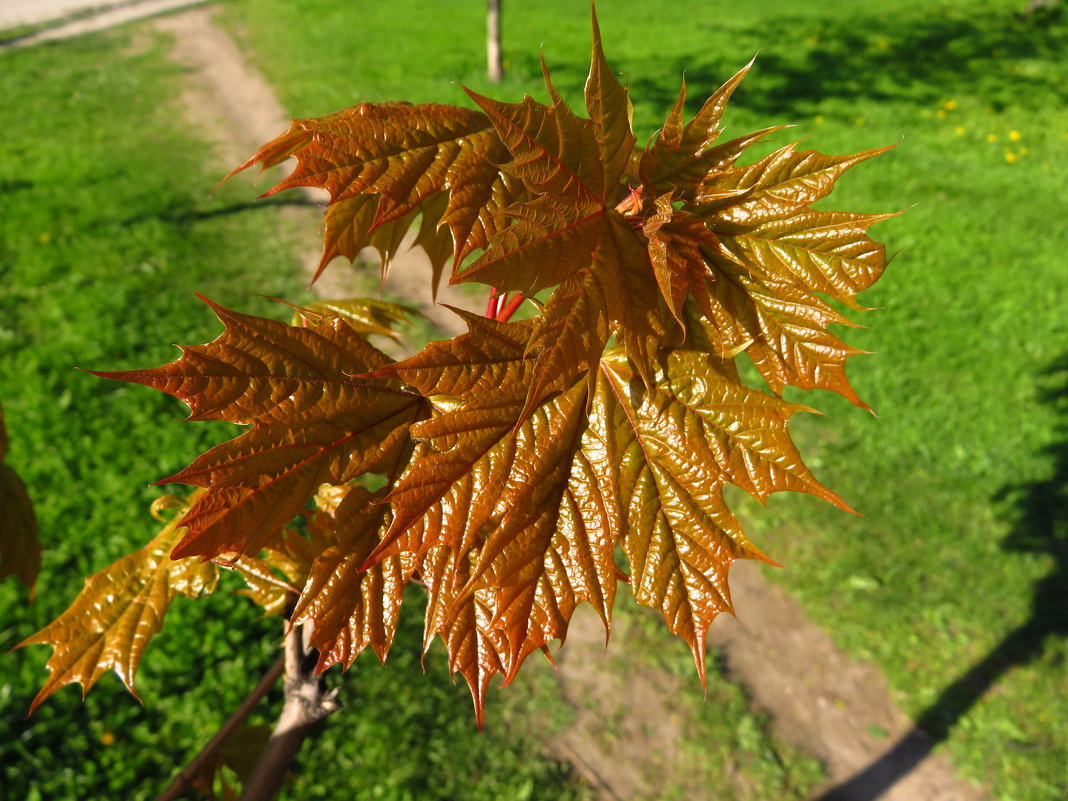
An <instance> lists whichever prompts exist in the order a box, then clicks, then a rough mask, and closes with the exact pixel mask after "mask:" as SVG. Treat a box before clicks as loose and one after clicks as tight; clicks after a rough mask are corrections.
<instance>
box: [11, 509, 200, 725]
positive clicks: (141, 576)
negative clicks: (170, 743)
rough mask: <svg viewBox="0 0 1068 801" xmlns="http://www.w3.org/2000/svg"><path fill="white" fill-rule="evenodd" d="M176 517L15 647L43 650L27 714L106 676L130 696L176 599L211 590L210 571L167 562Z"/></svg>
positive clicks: (179, 531) (176, 533) (176, 534)
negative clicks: (63, 690) (45, 655)
mask: <svg viewBox="0 0 1068 801" xmlns="http://www.w3.org/2000/svg"><path fill="white" fill-rule="evenodd" d="M179 518H180V516H178V517H176V518H175V519H174V520H172V521H171V522H170V523H168V524H167V525H166V526H164V528H163V529H162V530H161V531H160V532H159V534H157V535H156V536H155V538H153V540H152V541H151V542H150V543H149V544H148V545H146V546H145V547H144V548H142V549H141V550H140V551H137V552H136V553H132V554H129V555H127V556H124V557H122V558H121V559H119V560H118V561H117V562H115V563H113V564H111V565H109V566H108V567H106V568H104V569H103V570H101V571H100V572H99V573H97V574H95V575H94V576H91V577H90V578H88V579H86V581H85V587H84V588H83V589H82V591H81V592H80V593H78V597H77V598H75V599H74V602H73V603H72V604H71V605H70V607H69V608H68V609H67V610H66V611H65V612H64V613H63V614H61V615H60V616H59V617H58V618H56V619H55V620H54V621H52V622H51V623H49V624H48V625H47V626H46V627H45V628H43V629H41V630H40V631H39V632H37V633H36V634H34V635H33V636H32V637H30V638H28V639H26V640H24V641H23V642H22V643H20V646H19V647H22V646H25V645H34V644H42V645H50V646H52V648H53V651H52V656H51V658H50V659H49V660H48V665H47V667H48V671H49V673H50V675H49V677H48V681H47V682H45V685H44V687H42V688H41V691H40V692H39V693H38V694H37V697H36V698H35V699H34V700H33V704H32V705H31V707H30V711H31V712H32V711H33V710H34V709H36V708H37V706H38V705H39V704H40V703H41V702H42V701H44V700H45V699H46V698H47V697H48V696H50V695H51V694H52V693H54V692H55V691H56V690H58V689H59V688H60V687H63V686H65V685H67V684H73V683H80V684H81V685H82V693H83V695H84V694H85V693H86V692H88V691H89V689H90V688H91V687H92V686H93V685H94V684H96V682H97V681H98V680H99V679H100V677H101V676H103V675H104V674H105V673H106V672H108V671H109V670H114V671H115V673H116V675H118V677H119V678H120V679H122V683H123V684H125V685H126V688H127V689H128V690H129V691H130V692H131V693H134V695H135V696H136V692H134V674H135V673H136V671H137V666H138V663H139V662H140V661H141V656H142V655H143V654H144V651H145V647H146V646H147V645H148V643H149V641H150V640H151V639H152V638H153V637H154V636H156V634H158V633H159V631H160V629H161V628H162V626H163V618H164V616H165V615H166V614H167V610H168V609H169V608H170V605H171V603H172V602H173V601H174V599H175V598H176V597H177V596H178V595H185V596H187V597H189V598H196V597H198V596H201V595H206V594H208V593H210V592H211V591H212V590H214V589H215V583H216V580H217V573H216V568H215V565H213V564H211V563H210V562H204V561H203V560H201V559H195V558H193V559H180V560H177V561H175V560H172V559H171V558H170V552H171V550H172V549H173V548H174V545H175V543H176V542H178V540H179V539H181V537H182V535H183V534H184V533H185V529H184V528H183V527H181V526H180V525H178V523H179Z"/></svg>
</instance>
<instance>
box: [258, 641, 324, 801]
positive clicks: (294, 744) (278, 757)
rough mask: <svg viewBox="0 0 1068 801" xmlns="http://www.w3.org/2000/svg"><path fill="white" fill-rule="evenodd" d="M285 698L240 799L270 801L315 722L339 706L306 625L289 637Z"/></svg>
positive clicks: (286, 645)
mask: <svg viewBox="0 0 1068 801" xmlns="http://www.w3.org/2000/svg"><path fill="white" fill-rule="evenodd" d="M284 648H285V655H284V659H285V701H284V703H283V706H282V713H281V714H280V715H279V716H278V722H277V723H276V724H275V726H274V731H273V732H271V738H270V739H269V740H268V741H267V745H266V747H264V749H263V753H262V754H261V755H260V758H259V761H258V762H257V763H256V767H255V768H253V770H252V774H251V775H250V776H249V778H248V781H247V782H246V783H245V789H244V792H242V793H241V801H270V799H272V798H274V795H275V793H276V792H277V791H278V787H279V786H280V785H281V783H282V779H283V777H284V776H285V775H286V771H288V770H289V766H290V764H291V763H292V762H293V757H295V756H296V754H297V751H299V750H300V746H301V745H302V744H303V742H304V739H305V738H306V737H307V736H308V735H309V734H311V731H312V729H313V728H314V727H315V724H316V723H318V722H319V721H320V720H322V719H323V718H325V717H327V716H328V715H330V714H331V713H332V712H335V711H336V710H337V709H338V708H339V704H338V702H337V699H336V696H337V692H336V691H331V692H328V691H327V690H326V683H325V682H324V681H323V677H322V676H316V675H315V663H316V661H317V660H318V654H317V653H316V652H315V650H314V649H312V648H309V647H308V645H307V634H306V632H305V629H304V627H303V626H301V627H297V628H294V629H293V630H292V631H290V632H289V634H288V635H287V636H286V640H285V644H284Z"/></svg>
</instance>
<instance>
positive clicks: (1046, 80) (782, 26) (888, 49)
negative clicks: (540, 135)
mask: <svg viewBox="0 0 1068 801" xmlns="http://www.w3.org/2000/svg"><path fill="white" fill-rule="evenodd" d="M710 37H712V38H713V41H714V40H715V39H719V40H720V42H723V41H724V40H726V41H729V46H722V45H721V46H719V47H714V48H713V47H710V48H707V49H705V50H702V51H699V52H684V53H680V52H678V51H675V53H674V54H671V51H670V50H669V51H667V52H665V53H664V54H663V55H659V56H656V57H655V58H649V59H647V60H646V61H647V63H643V62H642V61H640V60H639V61H632V62H630V63H629V64H628V66H627V70H628V72H629V73H630V76H629V77H630V86H631V96H632V97H633V98H634V99H635V100H636V101H638V102H640V103H642V104H655V108H656V109H657V113H662V112H663V111H664V110H666V109H667V108H669V107H670V105H671V104H672V103H673V102H674V101H675V98H676V97H677V95H678V90H679V86H678V79H679V76H681V75H682V74H683V73H685V75H686V81H687V84H688V85H689V86H690V87H691V88H692V91H691V100H690V102H691V103H693V104H697V103H699V102H701V100H702V99H703V97H704V96H705V95H706V94H707V93H708V92H709V91H710V90H711V89H712V88H713V87H716V86H719V85H720V84H722V83H723V82H724V81H725V80H726V79H727V78H728V77H729V76H730V75H732V74H733V73H734V72H735V71H736V70H737V69H738V68H739V67H741V66H742V63H741V62H740V61H739V58H740V56H739V53H742V54H746V55H749V54H753V53H757V54H759V55H758V57H757V70H758V73H759V78H758V79H757V80H754V79H750V80H749V81H748V82H746V83H745V84H743V85H742V87H741V88H740V89H739V90H738V92H737V94H736V96H735V100H734V101H733V102H734V103H735V104H736V105H737V106H739V107H745V108H748V109H750V110H752V111H755V112H759V113H761V114H767V115H769V116H776V117H780V116H782V115H784V114H786V115H794V116H797V115H804V114H807V113H811V112H812V111H813V110H814V109H815V108H816V106H817V105H818V104H820V103H823V102H826V101H828V100H838V101H844V102H845V103H849V102H856V103H857V104H863V105H867V106H870V105H871V103H873V102H876V103H879V102H905V103H912V104H916V105H920V106H923V105H933V104H935V103H937V102H939V101H940V100H945V99H952V98H953V97H954V96H955V95H957V96H969V97H974V98H978V99H979V100H980V102H982V103H984V104H985V105H986V106H988V107H989V108H991V109H993V110H994V111H1000V110H1001V109H1003V108H1005V107H1008V106H1013V107H1022V108H1038V107H1045V108H1049V107H1053V106H1054V104H1056V103H1060V104H1064V103H1068V82H1065V81H1064V75H1063V72H1064V71H1063V68H1062V67H1060V66H1058V65H1061V64H1062V63H1063V57H1064V53H1065V52H1068V9H1066V8H1065V7H1064V4H1063V3H1062V4H1060V5H1059V6H1057V7H1053V8H1048V9H1041V10H1040V12H1036V13H1034V14H1031V15H1029V16H1026V17H1023V18H1021V17H1018V16H1017V15H1015V14H1014V13H1012V11H1011V10H1008V9H1001V10H991V9H977V10H975V11H974V12H972V11H965V10H964V9H961V8H957V9H952V10H948V11H943V10H939V9H929V8H924V7H920V10H918V11H910V12H903V13H884V14H879V15H870V14H869V15H862V14H860V13H858V15H857V16H840V17H838V18H831V17H826V16H811V15H810V16H802V15H797V16H790V17H783V16H778V17H773V16H771V15H769V16H768V17H767V18H765V19H762V20H760V22H759V24H756V25H753V24H745V25H743V24H740V23H732V22H731V20H730V18H729V17H727V18H725V19H724V20H723V21H722V22H720V23H717V24H716V26H715V27H714V28H712V31H711V32H710ZM568 72H574V78H575V79H576V80H579V79H581V78H582V77H583V75H584V73H583V72H582V69H581V68H580V67H579V65H575V66H573V67H571V68H570V69H568V68H567V67H564V68H563V69H562V70H561V73H562V76H561V80H560V84H561V85H569V84H567V83H566V82H567V81H568V80H571V78H572V76H570V75H568V74H567V73H568ZM580 73H581V74H580ZM564 76H566V77H564ZM957 93H960V94H957ZM690 110H691V111H694V110H696V105H694V106H691V108H690Z"/></svg>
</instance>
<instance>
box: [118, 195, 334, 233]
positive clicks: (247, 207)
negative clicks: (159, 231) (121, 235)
mask: <svg viewBox="0 0 1068 801" xmlns="http://www.w3.org/2000/svg"><path fill="white" fill-rule="evenodd" d="M283 206H308V207H310V208H317V209H321V208H322V205H321V204H320V203H317V202H316V201H314V200H308V199H307V198H304V197H301V196H299V195H294V196H292V197H271V198H263V199H256V200H249V201H242V202H239V203H230V204H228V205H226V206H216V207H214V208H209V209H196V208H191V207H184V206H183V207H176V208H173V209H167V210H165V211H153V212H151V213H149V214H139V215H136V216H133V217H127V218H125V219H124V220H122V221H121V222H120V223H119V224H120V225H122V226H129V225H137V224H138V223H143V222H145V221H147V220H162V221H163V222H166V223H173V224H175V225H192V224H193V223H197V222H202V221H204V220H214V219H216V218H219V217H231V216H233V215H235V214H243V213H245V212H255V211H262V210H264V209H271V208H281V207H283Z"/></svg>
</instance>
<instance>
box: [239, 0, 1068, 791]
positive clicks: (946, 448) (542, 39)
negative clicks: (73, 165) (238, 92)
mask: <svg viewBox="0 0 1068 801" xmlns="http://www.w3.org/2000/svg"><path fill="white" fill-rule="evenodd" d="M1024 6H1025V4H1024V3H1021V2H1018V0H983V1H981V2H964V0H943V2H940V3H937V4H935V5H931V4H928V3H920V2H916V1H915V0H878V1H877V2H876V0H871V2H865V3H857V2H845V0H835V1H834V2H822V3H800V2H786V1H785V0H779V1H778V2H765V3H759V4H758V3H751V4H737V3H727V2H701V3H698V2H677V3H672V4H667V5H665V4H642V5H640V6H639V5H636V4H631V3H623V2H609V1H607V0H606V1H605V2H602V3H600V4H599V6H598V10H599V14H600V17H601V23H602V31H603V35H604V40H605V43H606V50H607V53H608V57H609V60H610V62H611V63H612V64H613V66H614V67H615V68H616V69H617V70H619V71H621V72H622V73H624V74H625V75H626V76H627V78H628V81H629V85H630V87H631V90H632V92H631V94H632V98H633V100H634V103H635V123H636V127H637V128H638V130H639V140H640V141H642V140H643V137H644V136H646V135H648V134H649V133H650V132H652V131H653V130H654V129H655V128H656V127H657V124H658V123H657V121H658V120H659V119H662V116H663V114H664V113H665V112H666V110H667V108H668V107H669V104H670V103H671V101H672V100H673V99H674V97H675V95H676V93H677V86H678V80H679V76H680V74H681V73H682V72H683V71H685V72H686V76H687V83H688V85H689V87H690V90H691V99H692V105H691V108H695V107H696V104H697V103H698V102H699V101H700V100H701V99H702V97H703V96H704V95H705V94H707V93H708V91H709V90H710V89H712V88H714V87H715V86H717V85H718V84H719V83H720V82H722V81H723V80H724V79H725V78H726V77H728V76H729V75H730V74H732V73H733V72H734V71H735V70H736V69H737V68H738V67H740V66H741V65H742V64H744V63H745V62H746V61H748V60H749V58H750V57H751V56H752V55H753V53H755V52H757V51H759V53H760V56H759V58H758V61H757V65H756V67H755V68H754V70H753V72H752V73H751V75H750V77H749V78H748V79H747V81H746V83H745V85H744V86H743V87H742V89H741V90H739V92H738V93H737V96H736V101H737V102H736V103H735V107H734V110H733V111H731V112H728V117H727V124H728V130H729V132H733V133H740V132H742V131H743V130H747V129H752V128H756V127H762V126H764V125H769V124H774V123H781V122H792V123H796V124H797V125H798V128H797V129H796V130H795V131H794V132H791V135H793V136H797V137H798V138H805V139H806V142H807V144H809V145H810V146H812V147H816V148H818V149H820V150H823V151H827V152H849V151H855V150H860V149H863V148H868V147H874V146H878V145H882V144H888V143H892V144H897V145H898V147H897V149H896V150H894V151H893V152H892V153H890V154H888V155H886V156H883V157H881V158H879V159H877V160H875V161H874V162H870V163H868V164H865V165H863V166H862V167H860V168H858V169H857V170H856V171H855V172H854V173H853V174H851V175H850V176H848V177H847V178H846V179H844V180H843V182H842V185H841V187H840V189H839V191H838V192H837V193H836V194H835V196H834V198H833V199H832V200H830V201H829V203H828V204H827V205H828V207H832V208H843V209H849V210H855V211H867V212H881V211H892V210H897V209H906V210H907V213H906V214H904V215H903V216H901V217H899V218H896V219H894V220H892V221H890V222H887V223H884V224H882V225H880V226H878V227H877V228H876V231H875V232H876V235H877V236H879V237H881V238H882V239H884V240H885V241H887V242H888V243H889V249H890V250H891V251H892V252H894V253H895V254H896V257H895V259H894V261H893V263H892V265H891V266H890V268H889V270H888V272H887V275H886V277H885V278H884V280H883V281H882V282H881V283H880V284H879V285H878V286H877V287H876V288H875V289H873V290H872V291H870V292H869V293H868V296H867V297H866V298H865V301H866V302H867V304H868V305H870V306H878V307H883V308H882V310H881V311H878V312H873V313H871V314H866V315H862V320H861V321H862V322H863V323H865V324H866V325H869V326H871V328H870V329H868V330H860V331H856V332H852V333H850V334H849V339H850V341H851V342H852V343H854V344H856V345H858V346H859V347H862V348H865V349H868V350H871V351H875V352H876V355H873V356H867V357H862V358H858V359H856V360H855V362H854V363H853V365H851V368H850V374H851V376H852V378H853V380H854V382H855V384H856V386H857V388H858V390H859V391H860V393H861V395H862V396H863V397H864V398H865V399H866V400H867V401H868V402H869V403H871V404H872V406H873V407H874V408H875V409H876V410H877V411H878V413H879V415H880V416H879V418H878V419H876V418H872V417H870V416H868V415H866V414H865V413H864V412H862V411H859V410H856V409H853V408H852V407H850V406H848V404H846V403H843V402H839V401H838V400H837V399H835V398H831V397H824V396H822V393H821V396H819V397H809V398H805V399H804V400H805V402H806V403H809V404H812V405H816V406H818V407H820V408H822V409H824V410H825V411H827V412H829V414H830V415H831V417H830V419H827V418H808V419H806V420H803V421H799V422H798V423H797V424H796V426H795V430H796V432H797V434H798V436H799V438H800V439H801V440H802V442H803V443H804V444H805V445H806V452H807V453H808V454H809V461H810V463H811V464H812V466H813V467H814V469H816V472H817V473H818V475H819V476H820V477H821V478H823V479H824V480H825V481H826V482H827V483H828V484H830V485H831V486H832V487H834V488H835V489H836V490H838V491H839V492H841V493H842V494H843V495H844V496H845V497H846V498H847V499H848V500H849V501H850V502H851V503H853V504H854V505H855V506H857V507H858V508H859V509H860V510H861V511H862V512H863V513H864V515H865V516H864V517H859V518H854V517H850V516H846V515H843V514H841V513H839V512H836V511H835V510H833V509H829V508H824V507H823V506H821V505H820V504H818V503H817V502H814V501H810V500H807V499H795V498H783V499H779V498H776V499H774V500H773V502H772V503H771V504H770V507H771V508H770V511H769V512H767V513H764V514H753V515H750V517H751V519H752V521H753V522H752V525H753V526H754V527H755V529H756V532H757V539H758V541H759V542H760V543H761V544H762V545H764V546H765V547H766V548H767V549H768V550H770V552H771V553H773V554H774V555H775V556H776V557H777V558H779V559H780V560H782V561H785V562H786V563H788V564H789V565H790V567H791V569H790V570H789V571H783V572H782V573H781V575H780V578H781V580H782V581H783V582H785V583H786V585H787V586H788V587H789V588H790V589H791V591H792V592H794V593H795V594H796V595H797V596H798V597H800V598H801V599H802V600H803V601H804V603H805V605H806V607H807V609H808V612H809V614H810V615H811V617H812V618H813V619H815V620H817V621H818V622H819V623H821V624H822V625H824V626H825V627H827V628H828V630H829V631H830V632H831V633H832V634H833V636H834V637H835V639H836V640H837V641H838V642H839V643H840V644H841V645H842V646H843V647H845V648H846V649H847V650H849V651H850V652H851V653H853V654H856V655H858V656H862V657H865V658H870V659H873V660H875V661H876V662H877V663H878V664H879V665H881V666H882V668H883V669H884V670H885V672H886V674H887V676H888V677H889V679H890V682H891V685H892V687H893V688H894V690H895V691H896V693H897V697H898V700H899V701H900V703H901V704H902V705H903V707H904V708H905V709H906V710H907V711H908V712H909V713H910V714H912V715H914V716H920V715H923V721H924V723H925V725H927V726H928V727H929V728H932V729H934V730H936V731H937V730H940V729H948V730H949V749H950V751H951V755H952V757H953V759H954V761H955V763H956V764H957V766H958V767H959V768H960V770H961V771H962V772H963V773H964V774H965V775H966V776H968V777H970V778H972V779H975V780H979V781H982V782H984V783H985V784H987V786H989V787H990V788H991V789H992V790H993V791H994V792H995V793H996V795H997V796H998V797H999V798H1001V799H1003V800H1004V799H1010V800H1011V799H1016V801H1053V799H1059V798H1063V797H1064V795H1065V794H1066V793H1068V776H1066V771H1065V770H1064V765H1065V764H1068V733H1066V729H1065V727H1064V726H1063V721H1064V720H1066V719H1068V698H1066V696H1065V694H1064V693H1063V686H1064V680H1065V669H1064V663H1065V657H1066V656H1068V643H1066V641H1065V637H1064V632H1065V629H1066V628H1068V626H1066V624H1065V622H1064V612H1063V609H1064V608H1065V606H1066V605H1068V604H1066V602H1065V600H1064V597H1063V589H1058V587H1063V585H1064V583H1065V582H1064V562H1063V560H1064V541H1063V538H1064V516H1065V508H1064V505H1063V496H1057V494H1056V492H1057V487H1058V482H1059V483H1060V484H1063V482H1064V480H1065V479H1064V469H1065V459H1064V457H1063V449H1064V445H1065V430H1064V427H1063V422H1064V421H1063V419H1059V414H1062V413H1063V409H1061V410H1060V412H1059V411H1058V409H1057V408H1055V404H1052V403H1050V402H1049V400H1048V395H1049V394H1050V393H1051V392H1055V391H1056V386H1057V381H1058V379H1057V376H1056V375H1052V374H1050V370H1051V369H1053V366H1054V365H1057V364H1060V365H1062V369H1063V359H1064V357H1065V353H1066V343H1068V336H1066V335H1068V309H1066V307H1065V298H1066V297H1068V270H1066V269H1065V256H1064V254H1065V253H1066V252H1068V229H1066V228H1065V226H1064V225H1063V224H1062V222H1063V220H1064V219H1065V218H1066V216H1068V201H1066V199H1065V193H1064V186H1065V184H1066V179H1068V138H1066V137H1068V112H1066V110H1065V109H1066V100H1068V93H1066V91H1065V88H1064V87H1065V86H1068V66H1066V62H1065V60H1064V57H1063V54H1064V52H1065V48H1066V45H1068V23H1066V20H1065V12H1064V10H1063V8H1062V9H1060V10H1054V11H1051V12H1046V13H1040V14H1036V15H1034V16H1033V17H1031V18H1029V19H1026V20H1020V19H1018V18H1017V17H1016V15H1017V14H1018V13H1019V12H1020V11H1021V10H1022V8H1023V7H1024ZM231 8H232V11H231V14H230V17H231V20H232V21H233V24H234V27H235V29H236V30H238V31H239V33H240V34H241V35H242V36H243V37H244V38H245V41H246V43H247V46H248V48H249V50H250V51H251V52H252V53H253V55H254V57H255V58H256V59H257V60H258V64H259V66H260V67H261V68H262V69H263V70H264V71H265V72H266V74H267V75H268V76H269V78H270V79H271V80H272V82H273V84H274V85H275V87H276V88H277V89H278V91H279V92H280V94H281V97H282V99H283V102H284V103H285V105H286V106H287V107H288V108H289V109H290V111H291V112H293V113H294V114H296V115H312V114H320V113H325V112H328V111H332V110H334V109H335V108H338V107H342V106H345V105H350V104H352V103H354V102H358V101H362V100H393V99H407V100H411V101H413V102H420V101H443V102H453V103H461V102H464V101H465V98H464V96H463V94H462V92H461V91H460V89H459V87H458V86H456V85H455V83H463V84H466V85H469V86H471V87H472V88H474V89H476V90H478V91H482V92H487V91H490V92H492V93H493V94H494V95H495V96H498V97H502V98H504V99H518V97H520V96H521V95H522V94H523V93H525V92H529V93H531V94H533V95H534V96H536V97H543V96H544V90H543V89H542V88H541V87H540V79H539V67H538V61H537V56H538V49H539V46H541V47H542V48H543V50H544V53H545V57H546V60H547V62H548V64H549V66H550V68H551V69H552V70H553V75H554V79H555V82H556V84H557V86H558V88H560V89H561V91H562V92H563V93H564V95H565V97H567V98H569V99H571V100H574V99H577V98H579V97H580V92H581V86H582V82H583V80H584V77H585V71H586V62H587V58H588V55H587V53H588V37H589V34H588V18H587V10H588V4H587V3H586V2H584V0H568V1H565V0H557V1H556V2H546V3H539V4H520V5H516V6H511V5H510V6H508V7H507V9H506V16H505V22H504V38H505V48H506V58H507V60H508V62H509V64H508V68H509V76H508V78H507V80H506V81H505V83H504V84H503V85H502V86H500V87H493V88H491V87H490V86H489V85H488V84H487V82H486V80H485V79H484V78H483V77H482V70H483V49H482V48H483V30H484V29H483V23H484V20H483V17H482V7H481V6H479V5H478V4H474V3H468V2H463V3H460V2H453V3H437V4H427V3H419V2H415V1H414V0H409V2H400V3H394V4H390V5H388V6H387V5H383V4H366V3H365V4H338V3H332V2H325V1H324V2H312V0H305V1H304V2H289V1H288V0H287V1H286V2H283V1H282V0H257V2H256V3H252V2H250V1H249V0H239V1H238V2H235V3H234V4H233V5H232V7H231ZM1014 132H1015V133H1014ZM798 397H799V395H798ZM1058 453H1060V454H1061V456H1060V457H1058ZM1051 521H1053V522H1055V523H1056V525H1053V524H1051ZM1058 537H1059V538H1060V539H1058ZM1058 559H1060V560H1061V561H1060V562H1059V563H1058V561H1057V560H1058ZM1033 605H1034V609H1033V608H1032V607H1033ZM1033 612H1034V615H1033V614H1032V613H1033ZM1029 620H1030V621H1032V622H1031V624H1030V628H1027V629H1025V630H1024V634H1025V635H1026V636H1024V637H1023V639H1022V640H1021V638H1020V636H1019V634H1018V636H1017V639H1015V640H1012V641H1010V644H1012V645H1014V646H1018V645H1020V643H1021V642H1023V645H1022V646H1020V647H1014V649H1010V650H1009V652H1004V651H998V650H996V649H997V648H998V644H999V643H1001V642H1003V641H1004V638H1006V637H1008V636H1009V635H1010V634H1011V633H1012V632H1013V631H1017V632H1019V631H1020V627H1021V626H1024V625H1025V623H1026V622H1027V621H1029ZM1044 633H1045V634H1047V635H1048V636H1043V635H1044ZM991 653H994V658H993V659H992V661H991V663H990V664H989V665H988V669H987V670H986V674H987V678H989V679H992V680H993V681H994V686H993V688H992V689H991V691H989V692H986V693H983V694H981V696H980V694H979V691H978V690H975V689H974V688H975V687H976V686H981V684H982V681H983V680H979V681H978V683H976V682H973V681H965V682H964V683H963V685H962V686H956V687H955V688H954V689H952V691H951V692H949V693H948V696H947V697H940V696H941V694H942V692H943V690H944V689H946V688H952V687H954V684H955V682H956V681H957V680H958V679H959V678H961V677H962V676H964V675H965V674H966V672H967V671H968V670H969V669H970V668H971V666H972V665H973V664H975V663H977V662H979V661H980V660H983V659H984V657H986V656H987V655H988V654H991ZM969 686H971V687H972V688H973V689H971V690H969V689H968V688H969Z"/></svg>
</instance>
